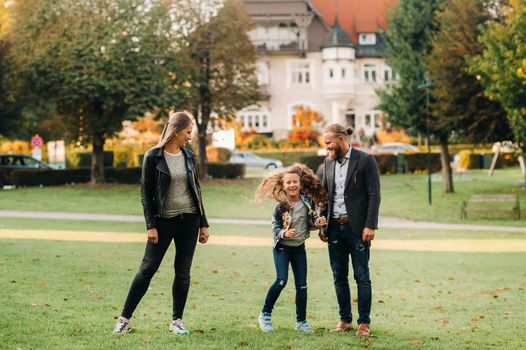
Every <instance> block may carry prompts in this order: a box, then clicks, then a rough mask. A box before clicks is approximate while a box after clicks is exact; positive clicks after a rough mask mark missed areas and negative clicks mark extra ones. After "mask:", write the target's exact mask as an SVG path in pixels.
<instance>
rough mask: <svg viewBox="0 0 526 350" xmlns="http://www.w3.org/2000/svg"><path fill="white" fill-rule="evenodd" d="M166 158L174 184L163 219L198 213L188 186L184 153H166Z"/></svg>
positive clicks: (172, 183) (169, 188) (166, 200)
mask: <svg viewBox="0 0 526 350" xmlns="http://www.w3.org/2000/svg"><path fill="white" fill-rule="evenodd" d="M164 158H165V159H166V163H167V164H168V169H169V170H170V176H171V178H172V182H171V183H170V187H168V191H167V192H166V198H165V200H164V205H163V212H162V215H161V216H162V217H163V218H172V217H174V216H176V215H179V214H182V213H196V212H197V210H196V207H195V203H194V199H193V198H192V194H191V192H190V186H188V178H187V174H186V164H185V158H184V155H183V152H182V151H181V152H179V153H177V154H171V153H168V152H166V151H164Z"/></svg>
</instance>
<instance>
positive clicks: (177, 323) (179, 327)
mask: <svg viewBox="0 0 526 350" xmlns="http://www.w3.org/2000/svg"><path fill="white" fill-rule="evenodd" d="M170 332H173V333H175V334H180V335H183V334H188V333H190V332H189V331H188V330H187V329H186V327H185V326H184V323H183V320H181V319H180V318H178V319H177V320H173V321H172V323H171V324H170Z"/></svg>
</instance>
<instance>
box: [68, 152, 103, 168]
mask: <svg viewBox="0 0 526 350" xmlns="http://www.w3.org/2000/svg"><path fill="white" fill-rule="evenodd" d="M92 157H93V153H92V152H75V153H73V154H72V155H71V158H72V159H71V165H72V166H75V167H76V168H89V167H91V158H92ZM103 157H104V166H105V167H112V166H113V151H104V155H103Z"/></svg>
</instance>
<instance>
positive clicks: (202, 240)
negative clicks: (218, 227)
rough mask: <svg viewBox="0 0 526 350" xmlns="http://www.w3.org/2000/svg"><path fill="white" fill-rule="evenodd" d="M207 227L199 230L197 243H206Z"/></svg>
mask: <svg viewBox="0 0 526 350" xmlns="http://www.w3.org/2000/svg"><path fill="white" fill-rule="evenodd" d="M208 237H209V235H208V227H201V229H200V230H199V243H202V244H205V243H206V242H208Z"/></svg>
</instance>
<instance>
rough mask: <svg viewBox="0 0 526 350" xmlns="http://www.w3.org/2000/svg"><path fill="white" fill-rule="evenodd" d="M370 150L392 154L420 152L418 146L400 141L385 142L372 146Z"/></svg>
mask: <svg viewBox="0 0 526 350" xmlns="http://www.w3.org/2000/svg"><path fill="white" fill-rule="evenodd" d="M371 150H372V151H373V153H392V154H398V153H412V152H420V150H419V149H418V147H416V146H413V145H410V144H408V143H401V142H386V143H384V144H383V145H377V146H373V147H372V149H371Z"/></svg>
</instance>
